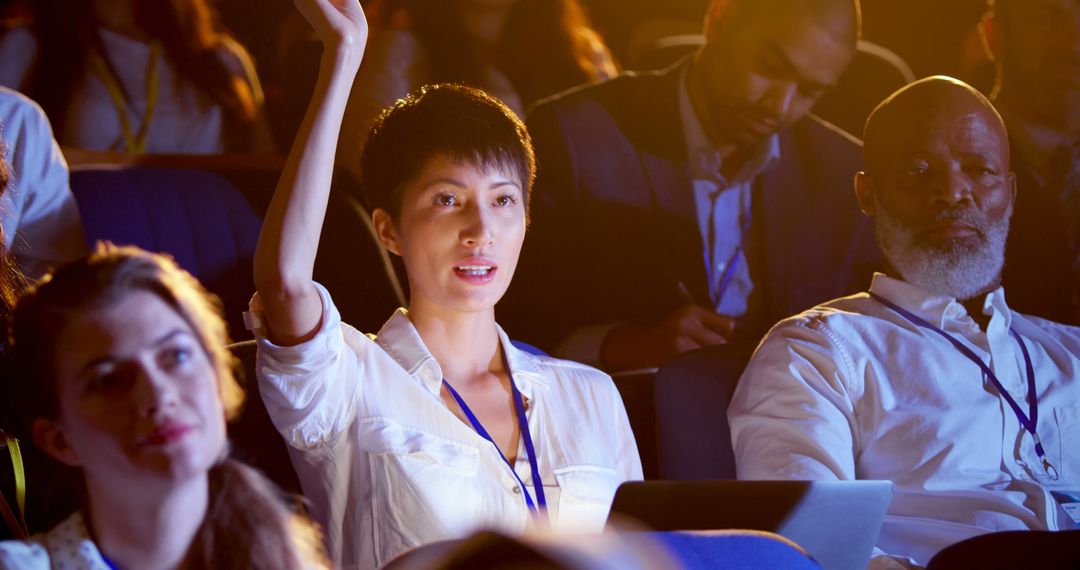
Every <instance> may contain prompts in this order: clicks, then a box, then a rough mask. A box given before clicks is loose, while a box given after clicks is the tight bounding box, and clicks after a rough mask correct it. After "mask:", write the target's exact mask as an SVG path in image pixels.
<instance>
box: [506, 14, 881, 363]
mask: <svg viewBox="0 0 1080 570" xmlns="http://www.w3.org/2000/svg"><path fill="white" fill-rule="evenodd" d="M704 33H705V43H704V45H703V46H702V48H701V49H700V50H699V51H698V52H697V53H696V54H695V55H694V56H693V57H691V58H689V59H687V60H685V61H683V62H681V63H679V64H678V65H676V66H675V67H672V68H670V69H668V70H667V71H664V72H661V73H642V74H625V75H622V76H619V77H617V78H615V79H612V80H609V81H606V82H602V83H599V84H596V85H592V86H589V87H585V88H581V89H577V90H573V91H571V92H569V93H565V94H562V95H560V96H558V97H555V98H552V99H550V100H548V101H546V102H544V103H543V104H541V105H538V106H537V107H536V108H535V109H534V110H533V111H532V112H531V113H530V115H529V119H528V125H529V132H530V133H531V134H532V136H533V138H534V140H535V141H536V149H537V158H538V160H539V162H540V164H541V167H540V174H539V177H538V179H537V195H536V200H535V201H534V220H533V230H532V232H531V235H530V238H529V243H528V244H527V245H526V247H525V250H526V251H527V252H528V255H526V256H525V258H524V263H523V265H522V268H521V272H522V274H521V275H520V278H519V279H518V280H516V281H515V286H514V288H512V289H511V291H510V294H509V295H508V299H507V300H508V305H509V306H508V307H506V308H505V309H504V312H503V313H502V314H501V317H502V319H503V320H504V322H506V323H507V326H508V328H509V329H510V330H511V331H513V332H514V334H517V335H520V336H521V337H522V339H523V340H526V341H529V342H532V343H533V344H537V345H539V346H540V347H541V348H543V349H545V350H548V351H552V352H554V353H555V354H558V355H561V356H565V357H567V358H573V359H575V360H580V361H583V362H588V363H595V364H599V365H600V366H601V367H603V368H605V369H607V370H627V369H637V368H646V367H655V366H659V365H660V364H662V363H664V362H666V361H667V360H669V359H670V358H672V357H673V356H675V355H677V354H679V353H682V352H686V351H688V350H692V349H695V348H699V347H705V346H713V345H721V344H725V343H729V342H736V341H741V342H740V344H743V345H745V346H746V347H747V348H750V347H752V344H753V343H756V342H757V340H758V339H759V338H760V335H761V334H763V333H764V332H765V330H767V328H768V327H769V326H770V325H771V324H773V323H775V322H776V321H777V320H779V319H781V318H783V317H785V316H787V315H790V314H792V313H793V312H795V311H799V310H803V309H805V308H808V307H810V306H812V305H813V304H814V303H817V302H821V301H824V300H827V299H829V298H832V297H835V296H837V295H841V294H844V293H847V292H849V291H855V290H857V287H858V285H857V283H859V279H862V278H863V277H864V276H865V277H868V276H869V275H870V273H871V270H872V268H873V267H875V266H876V262H877V253H876V251H875V250H874V248H873V240H872V238H871V233H870V228H869V225H868V224H866V223H865V221H864V220H862V219H861V218H860V216H859V214H858V209H857V208H856V204H855V201H854V200H852V198H851V196H850V194H849V193H847V192H845V191H844V190H843V189H844V188H846V187H847V186H848V185H849V184H850V179H851V176H854V174H855V172H856V171H858V169H859V164H860V158H859V143H858V141H856V140H855V139H853V138H851V137H850V136H848V135H846V134H844V133H842V132H840V131H839V130H838V129H836V128H834V127H832V126H831V125H827V124H825V123H823V122H822V121H820V120H818V119H816V118H814V117H813V116H808V115H807V113H808V111H809V109H810V108H811V107H812V106H813V105H814V103H815V102H816V101H817V100H818V99H819V98H820V97H821V95H822V94H823V93H825V91H827V90H828V89H829V88H830V87H831V86H832V85H833V84H834V83H835V82H836V81H837V80H838V79H839V77H840V76H841V74H842V73H843V72H844V70H845V69H846V68H847V66H848V64H849V63H850V62H851V59H852V57H853V55H854V53H855V44H856V41H857V39H858V36H859V16H858V4H857V2H855V1H854V0H714V1H713V2H712V3H711V5H710V8H709V11H708V14H707V16H706V20H705V30H704ZM748 355H749V350H747V351H746V352H745V354H742V358H743V359H745V358H746V356H748Z"/></svg>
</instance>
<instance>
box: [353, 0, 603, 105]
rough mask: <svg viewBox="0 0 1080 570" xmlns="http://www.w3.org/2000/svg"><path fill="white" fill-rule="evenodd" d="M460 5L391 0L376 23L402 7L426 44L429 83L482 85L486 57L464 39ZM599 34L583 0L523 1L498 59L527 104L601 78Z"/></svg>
mask: <svg viewBox="0 0 1080 570" xmlns="http://www.w3.org/2000/svg"><path fill="white" fill-rule="evenodd" d="M455 4H456V2H455V1H454V0H386V1H385V3H384V4H383V5H378V4H376V6H377V14H376V15H375V16H374V18H373V19H374V20H375V21H374V23H373V28H385V27H390V25H391V24H390V22H391V20H392V19H393V18H395V17H396V15H397V14H399V13H401V12H402V11H403V12H404V13H405V14H407V16H408V20H409V22H410V25H411V30H412V31H413V33H415V34H416V35H417V37H418V38H419V40H420V43H421V45H423V47H424V52H425V54H426V55H427V58H428V61H429V63H430V67H431V81H430V83H465V84H469V85H478V84H480V80H481V75H480V74H481V71H482V69H483V62H482V61H480V59H479V56H478V55H477V53H476V50H474V49H473V48H472V46H470V45H469V44H468V42H467V41H463V38H467V37H468V34H467V33H466V32H465V28H464V26H463V25H462V23H461V20H460V17H459V16H458V11H457V8H456V7H455ZM380 20H381V21H380ZM599 39H600V36H599V34H597V33H596V32H595V31H593V30H592V28H591V27H590V26H589V22H588V19H587V18H586V17H585V13H584V11H583V10H582V9H581V5H580V4H579V3H578V0H518V2H517V3H516V4H515V5H514V7H513V8H512V9H511V11H510V14H509V15H508V17H507V20H506V24H505V26H504V28H503V30H502V36H501V38H500V40H499V44H498V45H497V46H496V48H495V53H496V54H497V55H496V59H495V61H494V62H493V63H494V64H495V66H496V67H497V68H498V69H499V70H500V71H501V72H502V73H503V74H505V75H506V77H507V78H508V79H509V80H510V82H511V83H512V84H513V86H514V90H515V91H516V92H517V93H518V95H519V96H520V97H521V102H522V104H524V105H525V107H526V108H528V107H530V106H532V104H533V103H535V102H536V101H538V100H540V99H542V98H544V97H547V96H549V95H554V94H555V93H558V92H560V91H563V90H566V89H569V88H571V87H574V86H577V85H581V84H583V83H588V82H590V81H595V80H597V79H600V78H601V77H602V75H601V72H602V69H600V68H599V67H598V66H597V65H596V62H595V55H596V49H595V46H596V42H597V41H599Z"/></svg>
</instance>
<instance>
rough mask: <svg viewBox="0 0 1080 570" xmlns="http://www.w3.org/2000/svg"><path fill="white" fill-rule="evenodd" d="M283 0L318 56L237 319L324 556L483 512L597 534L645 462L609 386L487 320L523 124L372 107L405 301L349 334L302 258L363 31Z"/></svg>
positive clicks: (515, 201) (342, 557) (436, 529)
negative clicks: (244, 320)
mask: <svg viewBox="0 0 1080 570" xmlns="http://www.w3.org/2000/svg"><path fill="white" fill-rule="evenodd" d="M297 4H298V6H299V7H300V8H301V10H302V11H303V12H304V14H305V15H306V16H307V17H308V19H309V20H310V21H311V22H312V24H313V25H314V27H315V28H316V30H317V31H318V32H319V35H320V37H321V38H322V41H323V43H324V54H323V56H322V63H321V68H320V74H319V80H318V83H317V87H316V89H315V92H314V95H313V99H312V101H311V104H310V107H309V108H308V111H307V115H306V116H305V118H304V121H303V124H302V126H301V129H300V132H299V134H298V135H297V140H296V142H295V144H294V145H293V149H292V152H291V154H290V155H289V158H288V161H287V162H286V167H285V173H284V175H283V176H282V180H281V182H280V184H279V186H278V189H277V191H276V193H275V195H274V198H273V200H272V201H271V205H270V209H269V211H268V213H267V218H266V220H265V222H264V225H263V233H262V235H261V236H260V238H259V245H258V249H257V251H256V256H255V284H256V287H257V289H258V295H257V297H256V298H255V299H253V301H252V313H251V315H250V316H251V318H250V319H249V323H250V324H251V325H252V326H253V328H254V330H255V333H256V336H257V338H258V339H259V352H258V359H257V369H258V375H259V382H260V391H261V393H262V395H263V400H264V402H265V403H266V406H267V410H268V412H269V413H270V417H271V419H272V420H273V421H274V423H275V425H276V426H277V428H278V430H279V431H280V432H281V434H282V435H283V436H284V437H285V439H286V440H287V442H288V443H289V444H290V445H291V446H292V447H293V448H294V453H293V462H294V465H295V466H296V468H297V472H298V475H299V477H300V482H301V485H302V486H303V488H304V492H305V494H306V495H307V496H308V498H309V499H311V501H312V503H313V509H314V514H315V515H316V517H317V518H318V519H320V520H321V522H323V523H324V524H325V525H326V532H327V534H328V538H329V544H330V550H331V555H332V556H333V557H334V558H335V561H336V562H338V563H339V564H340V565H341V566H343V567H354V566H356V567H361V568H370V567H377V566H381V565H383V564H386V563H387V562H388V561H390V560H391V559H392V558H393V557H394V556H396V555H398V554H400V553H401V552H403V551H405V550H407V549H409V548H412V547H415V546H418V545H421V544H425V543H428V542H432V541H436V540H441V539H447V538H453V537H459V536H463V535H466V534H468V533H469V532H471V531H473V530H476V529H477V528H481V527H494V528H498V529H501V530H504V531H506V532H520V531H522V530H524V529H526V528H527V527H529V526H532V525H537V526H547V525H551V526H553V527H555V528H556V529H574V530H600V529H601V528H602V527H603V525H604V521H605V518H606V516H607V512H608V510H609V508H610V503H611V499H612V496H613V494H614V492H615V489H616V487H617V486H618V485H619V484H620V483H621V482H622V481H625V480H628V479H640V478H641V462H640V460H639V458H638V453H637V447H636V445H635V442H634V436H633V434H632V432H631V431H630V425H629V422H628V420H627V416H626V411H625V409H624V407H623V404H622V400H621V398H620V396H619V394H618V392H617V391H616V389H615V386H614V384H613V383H612V382H611V379H610V378H609V377H607V376H606V375H605V374H603V373H602V372H599V371H597V370H595V369H592V368H589V367H587V366H583V365H580V364H576V363H571V362H566V361H561V360H556V359H552V358H547V357H542V356H535V355H532V354H528V353H526V352H523V351H521V350H519V349H518V348H516V347H515V346H514V345H512V344H511V343H510V341H509V339H508V337H507V335H506V334H505V332H503V330H502V329H501V328H500V327H499V326H498V325H497V324H496V322H495V304H496V302H497V301H498V300H499V299H500V297H502V295H503V293H504V292H505V291H506V288H507V286H508V285H509V283H510V279H511V277H512V276H513V274H514V268H515V266H516V264H517V260H518V255H519V253H520V251H521V245H522V240H523V239H524V236H525V229H526V223H527V211H528V199H529V190H530V187H531V184H532V181H533V173H534V170H535V165H534V161H533V154H532V148H531V144H530V141H529V137H528V134H527V132H526V131H525V127H524V125H523V124H522V123H521V121H520V120H519V119H518V118H517V117H516V116H515V115H514V113H513V112H512V111H511V110H510V109H508V108H507V107H506V106H505V105H503V104H501V103H499V102H498V101H496V100H495V99H493V98H492V97H490V96H488V95H486V94H484V93H483V92H481V91H478V90H476V89H472V88H468V87H462V86H454V85H437V86H431V87H427V88H424V89H422V90H420V91H419V92H417V93H414V94H413V95H411V96H409V97H407V98H406V99H404V100H402V101H399V102H398V103H397V104H395V105H394V106H393V107H392V108H390V109H388V110H387V111H385V112H384V113H383V114H382V115H381V116H380V118H379V119H378V120H377V121H376V124H375V126H374V127H373V128H372V131H371V135H370V137H369V141H368V144H367V146H366V147H365V150H364V152H363V156H362V157H361V162H362V164H363V172H364V177H363V179H362V181H361V182H362V186H363V189H364V191H365V192H366V194H367V197H368V198H369V200H370V202H371V204H372V205H373V206H374V210H373V218H374V223H375V227H376V230H377V234H378V237H379V240H380V241H381V242H382V244H383V246H384V247H386V248H387V249H388V250H390V251H391V252H393V253H394V254H396V255H399V256H401V258H402V260H403V262H404V266H405V270H406V274H407V276H408V283H409V289H410V298H409V307H408V309H407V310H406V309H399V310H398V311H396V312H395V313H394V314H393V315H392V316H391V317H390V319H389V320H388V321H387V322H386V324H385V325H384V326H383V328H382V330H381V331H379V334H378V335H377V336H375V337H368V336H365V335H363V334H361V333H360V332H358V331H357V330H356V329H354V328H352V327H350V326H349V325H347V324H344V323H342V322H341V318H340V315H339V313H338V311H337V309H336V308H335V306H334V303H333V301H332V299H331V297H330V294H329V292H328V291H327V290H326V289H325V288H323V287H322V286H320V285H318V284H316V283H314V282H313V281H312V267H313V265H314V262H315V254H316V250H317V246H318V242H319V238H320V232H321V225H322V222H323V219H324V216H325V213H326V207H327V198H328V194H329V192H330V181H331V175H332V170H333V162H334V147H335V144H336V141H337V138H338V134H339V129H340V125H341V119H342V115H343V113H344V110H345V104H346V101H347V99H348V95H349V91H350V89H351V87H352V82H353V78H354V76H355V74H356V70H357V68H358V67H359V64H360V60H361V57H362V54H363V48H364V39H365V36H366V31H367V27H366V22H365V20H364V17H363V13H362V12H361V10H360V6H359V4H358V3H357V0H297ZM555 269H556V268H553V270H555ZM356 270H357V271H364V270H365V268H361V267H357V268H356ZM371 270H372V271H374V270H375V269H371ZM568 278H573V277H572V276H568ZM339 293H340V294H349V292H348V291H341V292H339Z"/></svg>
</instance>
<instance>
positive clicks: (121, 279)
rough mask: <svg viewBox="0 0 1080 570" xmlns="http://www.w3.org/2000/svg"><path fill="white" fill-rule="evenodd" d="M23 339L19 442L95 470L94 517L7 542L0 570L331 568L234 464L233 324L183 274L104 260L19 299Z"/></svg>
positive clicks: (17, 352)
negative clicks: (228, 327) (229, 332)
mask: <svg viewBox="0 0 1080 570" xmlns="http://www.w3.org/2000/svg"><path fill="white" fill-rule="evenodd" d="M11 338H12V346H11V348H10V349H9V350H11V351H12V359H13V360H12V362H13V370H12V372H13V378H12V381H13V382H14V384H15V389H14V394H15V401H14V408H15V410H16V414H17V418H18V420H19V421H18V428H17V429H18V430H19V431H20V432H21V433H20V435H21V436H22V439H23V441H29V440H32V441H33V442H34V443H35V444H36V445H37V446H38V447H39V448H41V449H42V450H43V451H44V452H45V453H47V454H48V455H49V456H51V457H52V458H53V459H55V460H57V461H60V462H62V463H65V464H67V465H72V466H78V467H79V468H81V470H82V474H83V482H84V484H85V487H86V504H85V505H84V508H83V509H82V510H81V511H80V512H78V513H76V514H74V515H72V516H71V517H69V518H68V519H67V520H66V521H64V522H63V523H61V524H59V525H58V526H57V527H55V528H54V529H52V530H51V531H49V532H48V533H47V534H43V535H37V536H35V537H33V538H31V539H30V540H27V541H7V542H0V568H3V569H9V568H10V569H19V570H27V569H39V568H40V569H43V570H44V569H48V568H58V567H80V568H82V567H86V568H180V567H186V568H265V569H274V568H280V569H300V568H326V567H328V566H327V564H326V561H325V558H324V556H323V555H322V552H321V549H322V546H321V540H320V538H321V537H320V534H319V532H318V531H317V530H316V529H315V528H314V527H313V526H312V525H311V524H310V523H309V522H308V521H307V520H306V519H304V518H302V517H301V516H299V515H294V514H293V513H292V512H290V510H289V509H288V508H287V507H286V505H285V504H284V503H283V502H282V501H281V499H280V498H279V496H278V493H277V491H276V490H275V489H273V488H272V485H271V484H270V483H269V482H268V481H266V480H265V479H264V478H263V477H262V475H260V474H258V473H257V472H256V471H254V470H252V469H251V468H249V467H246V466H244V465H242V464H240V463H239V462H237V461H235V460H232V459H228V458H227V456H228V447H229V446H228V443H227V440H226V435H225V420H226V418H227V417H229V416H232V415H235V414H236V413H237V412H238V411H239V408H240V405H241V403H242V400H243V392H242V390H241V389H240V387H239V385H238V384H237V382H236V380H235V378H234V377H233V371H232V368H233V362H232V357H231V355H230V353H229V350H228V348H227V346H226V345H227V343H228V338H227V336H226V332H225V324H224V321H222V319H221V316H220V314H219V313H218V308H217V304H216V300H214V299H213V298H212V297H211V296H210V295H209V294H208V293H207V292H206V291H205V290H204V289H203V288H202V286H201V285H200V284H199V283H198V282H197V281H196V280H195V279H194V278H193V277H191V276H190V275H189V274H187V273H185V272H184V271H183V270H181V269H179V268H178V267H177V266H176V264H175V263H173V262H172V261H171V260H170V259H168V258H165V257H163V256H160V255H157V254H152V253H148V252H145V251H142V250H139V249H137V248H130V247H129V248H117V247H111V246H107V245H103V246H100V247H99V248H98V249H97V250H96V251H95V252H93V253H92V254H90V255H89V256H88V257H86V258H84V259H81V260H78V261H74V262H71V263H69V264H67V265H64V266H62V267H60V268H59V269H57V270H56V272H54V273H52V274H51V275H50V276H49V277H48V278H46V279H45V280H43V281H42V282H41V283H39V284H38V285H36V286H34V287H32V288H31V289H30V290H29V291H28V292H27V293H26V294H25V295H23V296H22V297H21V298H20V299H19V301H18V304H17V305H16V307H15V312H14V315H13V317H12V320H11ZM30 483H33V482H32V481H31V482H30Z"/></svg>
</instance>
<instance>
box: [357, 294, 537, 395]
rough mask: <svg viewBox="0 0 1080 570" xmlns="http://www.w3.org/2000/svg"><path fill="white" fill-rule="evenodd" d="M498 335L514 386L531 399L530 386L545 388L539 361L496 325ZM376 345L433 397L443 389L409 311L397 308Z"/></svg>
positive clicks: (438, 371)
mask: <svg viewBox="0 0 1080 570" xmlns="http://www.w3.org/2000/svg"><path fill="white" fill-rule="evenodd" d="M495 326H496V328H497V330H498V333H499V342H500V343H501V345H502V346H503V347H504V350H505V351H506V360H507V366H509V368H510V374H511V376H513V379H514V383H515V384H517V387H518V390H520V391H521V395H522V396H524V397H525V398H527V399H532V397H533V387H534V386H535V385H539V386H541V387H547V380H546V379H545V378H544V375H543V373H542V372H541V370H540V364H539V359H538V358H537V357H536V356H534V355H532V354H529V353H527V352H524V351H522V350H519V349H518V348H517V347H516V346H514V345H513V343H511V342H510V338H509V337H508V336H507V335H506V331H504V330H503V329H502V327H500V326H498V325H495ZM375 342H376V343H378V345H379V346H380V347H382V349H383V350H384V351H386V353H387V354H389V355H390V357H391V358H393V359H394V361H396V362H397V363H398V364H399V365H400V366H401V367H402V368H404V369H405V371H406V372H408V373H409V375H410V376H412V377H413V378H416V379H418V380H420V382H421V383H422V384H423V386H424V388H425V389H427V391H428V392H430V393H432V394H433V395H435V396H438V395H439V392H440V390H442V381H443V372H442V367H441V366H439V362H438V361H437V360H435V356H434V355H432V354H431V351H430V350H428V348H427V345H425V344H424V340H423V339H422V338H420V333H419V331H417V330H416V327H415V326H413V324H412V321H411V320H409V312H408V311H407V310H406V309H403V308H399V309H398V310H396V311H394V314H393V315H391V316H390V319H389V320H387V321H386V324H384V325H383V327H382V329H380V330H379V334H378V336H376V337H375Z"/></svg>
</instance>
